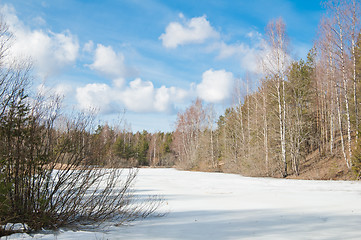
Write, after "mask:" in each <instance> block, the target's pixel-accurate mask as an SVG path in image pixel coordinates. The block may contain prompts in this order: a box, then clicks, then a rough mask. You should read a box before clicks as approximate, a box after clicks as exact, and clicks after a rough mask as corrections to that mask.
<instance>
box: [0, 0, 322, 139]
mask: <svg viewBox="0 0 361 240" xmlns="http://www.w3.org/2000/svg"><path fill="white" fill-rule="evenodd" d="M0 7H1V11H2V14H3V15H4V17H5V19H6V21H7V22H8V24H9V26H10V29H11V30H12V31H13V32H14V35H15V37H16V41H15V43H14V45H13V48H12V53H13V55H14V56H16V57H30V58H31V59H32V60H33V61H34V75H35V76H36V78H35V79H36V81H35V82H34V84H33V85H34V86H33V87H34V89H40V90H42V91H54V92H56V93H58V94H61V95H63V96H64V106H65V107H66V108H67V109H71V108H76V109H79V110H85V111H87V110H89V109H93V108H95V109H97V111H98V112H99V114H98V119H99V121H102V122H109V123H112V122H114V121H118V119H119V116H120V115H122V113H123V112H124V109H126V115H125V118H126V119H127V121H128V122H129V123H130V124H131V126H132V129H133V131H138V130H142V129H146V130H148V131H151V132H154V131H158V130H160V131H171V130H172V129H173V124H174V121H175V119H176V114H177V112H178V111H182V110H184V109H185V107H186V106H188V105H189V104H190V103H191V102H192V100H194V99H195V98H197V97H199V98H201V99H202V100H203V101H204V103H205V104H213V105H214V107H215V109H216V110H217V111H218V113H220V114H221V113H222V111H223V110H224V109H225V108H226V107H228V106H230V104H231V103H232V92H233V91H234V90H233V88H234V81H235V80H236V79H243V77H244V74H245V73H246V72H250V73H255V74H257V73H259V69H258V63H257V59H258V57H257V56H258V55H259V54H261V48H262V41H261V39H262V36H263V35H264V28H265V26H266V25H267V22H268V21H270V20H271V19H275V18H278V17H282V18H283V19H284V21H285V23H286V25H287V31H288V35H289V38H290V41H291V53H290V54H291V56H292V57H293V58H294V59H298V58H300V57H305V56H306V54H307V52H308V50H309V49H310V48H311V47H312V45H313V41H314V39H315V37H316V32H317V27H318V23H319V20H320V18H321V16H322V14H323V13H324V10H323V9H322V7H321V5H320V4H319V2H318V1H317V0H316V1H315V0H307V1H302V0H297V1H290V0H272V1H268V0H252V1H249V0H247V1H245V0H238V1H213V0H198V1H190V0H189V1H188V0H172V1H166V0H162V1H161V0H118V1H115V0H105V1H95V0H93V1H85V0H83V1H80V0H52V1H40V0H28V1H23V0H11V1H10V0H9V1H6V0H2V1H0ZM251 85H252V86H257V83H256V82H254V83H252V84H251Z"/></svg>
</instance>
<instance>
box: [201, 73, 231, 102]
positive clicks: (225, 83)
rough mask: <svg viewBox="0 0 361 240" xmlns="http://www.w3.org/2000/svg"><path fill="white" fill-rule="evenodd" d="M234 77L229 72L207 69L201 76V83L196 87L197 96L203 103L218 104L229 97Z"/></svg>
mask: <svg viewBox="0 0 361 240" xmlns="http://www.w3.org/2000/svg"><path fill="white" fill-rule="evenodd" d="M233 83H234V77H233V74H232V73H231V72H226V71H225V70H224V69H222V70H216V71H215V70H213V69H209V70H207V71H205V72H204V73H203V75H202V82H201V83H200V84H198V85H197V94H198V96H199V97H200V98H201V99H203V100H204V101H207V102H210V103H220V102H222V101H224V100H226V99H228V98H229V97H230V95H231V90H232V86H233Z"/></svg>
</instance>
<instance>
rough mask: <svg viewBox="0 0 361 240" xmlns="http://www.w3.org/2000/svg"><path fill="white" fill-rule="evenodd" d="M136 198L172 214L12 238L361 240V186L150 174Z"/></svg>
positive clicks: (141, 177) (143, 174) (143, 173)
mask: <svg viewBox="0 0 361 240" xmlns="http://www.w3.org/2000/svg"><path fill="white" fill-rule="evenodd" d="M135 193H136V195H138V196H139V197H143V196H146V195H160V196H162V198H163V199H164V201H165V203H164V205H163V206H162V207H161V208H160V209H159V210H158V212H160V213H164V212H166V213H167V214H166V215H165V216H163V217H151V218H147V219H145V220H142V221H136V222H133V223H131V224H130V225H127V226H121V227H108V228H106V229H100V230H95V231H90V230H89V231H77V232H74V231H70V230H60V231H59V232H57V233H55V234H54V233H51V234H45V233H39V234H35V235H33V236H29V235H27V234H15V235H11V236H10V237H8V238H7V239H33V238H35V239H36V238H40V239H64V240H68V239H77V240H83V239H361V227H360V226H361V204H360V202H361V182H346V181H306V180H289V179H272V178H248V177H242V176H239V175H235V174H223V173H203V172H187V171H178V170H175V169H151V168H144V169H140V171H139V174H138V177H137V179H136V183H135ZM3 239H6V238H1V240H3Z"/></svg>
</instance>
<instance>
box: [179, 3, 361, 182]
mask: <svg viewBox="0 0 361 240" xmlns="http://www.w3.org/2000/svg"><path fill="white" fill-rule="evenodd" d="M323 4H324V6H325V8H326V11H327V12H326V14H325V15H324V16H323V18H322V20H321V22H320V25H319V30H318V33H317V36H318V38H317V40H316V41H315V44H314V47H313V48H312V49H311V50H310V51H309V53H308V55H307V59H305V60H303V59H301V60H298V61H295V60H292V58H291V49H290V44H289V39H288V36H287V32H286V25H285V23H284V21H283V20H282V19H281V18H280V19H276V20H272V21H270V22H269V23H268V25H267V27H266V29H265V30H266V31H265V32H266V33H265V35H264V39H263V41H264V43H265V44H264V49H263V51H262V54H261V55H260V56H259V69H260V71H261V72H262V74H259V75H254V76H251V75H250V74H247V75H246V76H245V77H244V79H243V82H241V81H239V84H238V86H237V87H236V89H235V94H234V104H233V106H232V107H230V108H228V109H227V110H226V111H225V113H224V114H223V115H222V116H220V117H219V118H218V120H216V122H217V125H216V126H213V125H212V124H211V122H212V121H214V120H212V119H214V114H213V113H212V110H209V109H210V108H209V107H208V106H206V107H204V106H203V105H202V102H201V101H200V100H199V99H198V100H196V101H194V102H193V104H192V105H191V106H190V107H189V108H188V109H186V110H185V111H184V112H181V113H179V114H178V118H177V122H176V130H175V132H174V135H173V150H174V152H175V157H176V158H177V162H178V164H179V165H180V166H182V167H184V168H187V169H208V170H222V171H231V172H240V173H244V174H246V175H252V176H279V177H286V176H288V175H299V174H300V171H301V170H302V168H303V167H304V166H305V165H306V164H307V165H312V164H314V163H315V162H317V161H318V160H319V159H321V158H338V159H343V163H344V166H345V168H346V169H347V171H349V172H351V171H352V170H353V171H354V173H355V175H356V177H358V178H359V177H360V170H361V167H360V159H361V155H360V153H361V143H360V140H359V131H360V103H359V95H360V93H361V85H360V78H361V34H360V2H359V1H356V0H333V1H327V2H324V3H323ZM250 82H257V84H256V86H257V89H254V90H253V91H251V90H250V85H251V84H250ZM312 154H313V155H312ZM310 156H317V157H313V159H311V160H310Z"/></svg>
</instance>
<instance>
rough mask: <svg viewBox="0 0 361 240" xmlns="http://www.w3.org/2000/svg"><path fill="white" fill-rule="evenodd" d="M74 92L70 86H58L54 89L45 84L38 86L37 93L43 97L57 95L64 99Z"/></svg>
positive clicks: (61, 84)
mask: <svg viewBox="0 0 361 240" xmlns="http://www.w3.org/2000/svg"><path fill="white" fill-rule="evenodd" d="M71 91H72V87H71V86H70V85H68V84H63V83H60V84H57V85H56V86H54V87H49V86H46V85H45V84H44V83H42V84H39V85H38V86H37V92H38V93H39V94H41V95H50V96H51V95H57V96H60V97H64V96H65V95H67V94H69V93H70V92H71Z"/></svg>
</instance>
